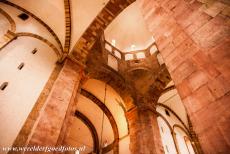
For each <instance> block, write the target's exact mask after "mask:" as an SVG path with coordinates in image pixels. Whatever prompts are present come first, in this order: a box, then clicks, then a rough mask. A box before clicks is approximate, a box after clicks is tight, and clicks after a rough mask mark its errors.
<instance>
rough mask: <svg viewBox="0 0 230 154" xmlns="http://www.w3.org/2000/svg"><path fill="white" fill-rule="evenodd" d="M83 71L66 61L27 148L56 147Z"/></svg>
mask: <svg viewBox="0 0 230 154" xmlns="http://www.w3.org/2000/svg"><path fill="white" fill-rule="evenodd" d="M81 70H82V69H81V67H80V66H79V65H78V64H76V63H74V62H73V61H71V60H69V59H67V60H66V61H65V63H64V66H63V68H62V70H61V72H60V73H59V75H58V77H57V79H56V81H55V83H54V85H53V87H52V90H51V92H50V94H49V96H48V98H47V100H46V102H45V104H44V105H43V108H42V109H41V110H40V115H39V117H38V119H37V121H36V122H35V125H34V127H33V128H32V131H31V133H30V135H29V139H28V142H27V144H26V145H27V146H30V147H32V146H53V147H54V146H56V144H57V142H58V139H59V137H60V132H61V129H63V128H62V127H63V124H64V123H65V119H66V115H67V110H68V108H69V105H70V102H72V100H74V98H75V96H76V94H77V92H76V91H77V90H76V89H78V86H79V82H80V80H81ZM26 153H30V152H26ZM32 153H33V152H32ZM40 153H42V152H40Z"/></svg>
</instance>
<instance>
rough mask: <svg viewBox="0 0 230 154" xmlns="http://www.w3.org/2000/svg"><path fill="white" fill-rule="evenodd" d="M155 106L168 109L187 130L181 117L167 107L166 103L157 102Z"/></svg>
mask: <svg viewBox="0 0 230 154" xmlns="http://www.w3.org/2000/svg"><path fill="white" fill-rule="evenodd" d="M157 106H161V107H163V108H165V109H167V110H169V111H170V112H171V113H172V114H173V115H174V116H175V117H176V118H177V119H178V120H179V121H180V122H181V124H182V125H183V126H184V128H185V129H186V131H187V132H189V129H188V127H187V126H186V125H185V123H184V122H183V121H182V120H181V118H180V117H179V116H178V115H177V114H176V113H175V112H174V111H173V110H172V109H171V108H169V107H168V106H166V105H164V104H162V103H157Z"/></svg>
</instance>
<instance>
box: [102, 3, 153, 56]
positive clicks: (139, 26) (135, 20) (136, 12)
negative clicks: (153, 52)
mask: <svg viewBox="0 0 230 154" xmlns="http://www.w3.org/2000/svg"><path fill="white" fill-rule="evenodd" d="M105 39H106V40H107V41H108V42H110V43H111V44H112V40H113V39H114V40H115V41H116V47H117V48H118V49H120V50H121V51H122V52H128V51H131V50H132V49H131V45H135V47H134V48H133V49H134V50H142V49H146V48H147V47H148V46H149V45H150V44H151V43H152V42H153V38H152V35H151V33H150V32H149V31H148V29H147V26H146V25H145V21H144V19H143V16H142V13H141V10H140V6H139V2H138V1H136V2H134V3H133V4H131V5H130V6H128V7H127V8H126V9H125V10H124V11H122V12H121V13H120V14H119V15H118V16H117V17H116V18H115V19H114V20H113V21H112V23H111V24H110V25H109V26H108V27H107V28H106V30H105Z"/></svg>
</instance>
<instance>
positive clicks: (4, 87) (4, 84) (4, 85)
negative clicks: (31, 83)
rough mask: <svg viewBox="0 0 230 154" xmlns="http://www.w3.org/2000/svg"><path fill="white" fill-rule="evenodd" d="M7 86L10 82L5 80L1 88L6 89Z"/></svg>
mask: <svg viewBox="0 0 230 154" xmlns="http://www.w3.org/2000/svg"><path fill="white" fill-rule="evenodd" d="M7 86H8V82H4V83H3V84H2V85H1V87H0V89H1V90H2V91H3V90H5V89H6V87H7Z"/></svg>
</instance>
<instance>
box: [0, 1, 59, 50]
mask: <svg viewBox="0 0 230 154" xmlns="http://www.w3.org/2000/svg"><path fill="white" fill-rule="evenodd" d="M1 2H2V3H4V4H6V5H9V6H12V7H14V8H16V9H18V10H20V11H22V12H25V13H26V14H28V15H29V16H31V17H32V18H34V19H35V20H37V21H38V22H39V23H40V24H41V25H43V26H44V27H45V28H46V29H47V30H48V31H49V32H50V33H51V35H52V36H53V37H54V39H55V40H56V42H57V43H58V45H59V47H60V49H61V51H62V52H63V47H62V44H61V41H60V40H59V38H58V36H57V35H56V34H55V32H54V31H53V30H52V29H51V28H50V27H49V26H48V25H47V24H46V23H45V22H44V21H42V20H41V19H40V18H38V17H37V16H36V15H34V14H33V13H31V12H29V11H28V10H26V9H24V8H22V7H21V6H18V5H16V4H14V3H11V2H9V1H6V0H5V1H1Z"/></svg>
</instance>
